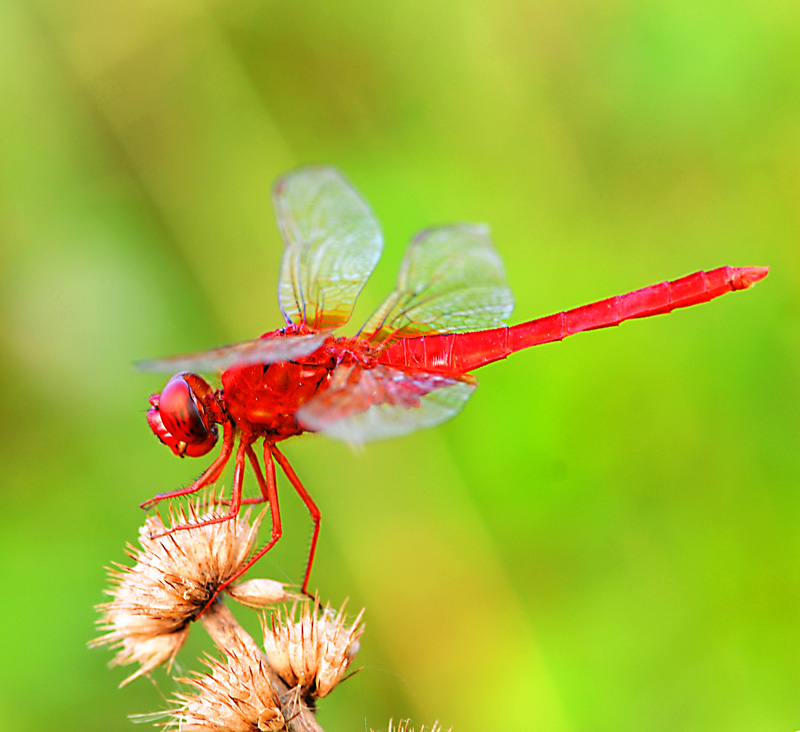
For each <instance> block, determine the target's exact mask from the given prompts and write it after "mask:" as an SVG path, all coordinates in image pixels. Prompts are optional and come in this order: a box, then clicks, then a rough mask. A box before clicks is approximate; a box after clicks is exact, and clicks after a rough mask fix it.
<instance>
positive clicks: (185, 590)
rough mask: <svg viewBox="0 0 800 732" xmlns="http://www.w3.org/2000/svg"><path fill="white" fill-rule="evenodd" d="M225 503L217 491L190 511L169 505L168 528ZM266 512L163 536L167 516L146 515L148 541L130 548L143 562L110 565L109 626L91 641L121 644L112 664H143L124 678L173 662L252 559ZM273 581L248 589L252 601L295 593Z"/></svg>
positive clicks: (142, 534) (104, 623) (105, 607)
mask: <svg viewBox="0 0 800 732" xmlns="http://www.w3.org/2000/svg"><path fill="white" fill-rule="evenodd" d="M219 510H220V506H219V505H217V504H215V502H214V496H213V494H212V495H211V497H210V498H209V499H208V500H206V501H205V502H203V501H197V502H196V503H194V504H190V506H189V509H188V515H187V511H185V510H184V509H183V508H181V509H180V510H179V511H177V512H176V511H175V510H173V508H172V507H170V527H169V528H173V527H175V526H183V525H186V524H193V523H197V522H198V521H203V520H205V519H207V518H210V517H212V516H213V515H215V514H214V512H215V511H219ZM262 517H263V513H262V514H261V515H260V516H258V517H257V518H256V519H255V521H254V522H253V523H252V524H251V523H250V512H249V511H247V512H245V513H244V514H240V515H239V516H237V517H235V518H234V519H231V520H228V521H222V522H220V523H216V524H211V525H209V526H201V527H197V528H191V529H187V530H181V531H177V532H175V533H173V534H168V535H166V536H160V534H162V533H163V532H164V531H165V530H166V528H167V527H165V525H164V523H163V521H162V519H161V517H160V516H159V515H155V516H148V517H147V520H146V521H145V524H144V526H143V527H142V528H141V529H140V530H139V543H140V544H141V549H135V548H133V547H129V548H128V553H129V555H130V556H131V558H132V559H134V560H135V562H136V564H135V565H134V566H133V567H125V566H122V565H116V568H114V569H112V570H111V578H112V583H113V587H112V588H111V589H110V590H108V591H107V592H108V594H109V595H111V597H112V598H113V599H112V600H111V602H108V603H104V604H102V605H100V606H98V610H100V611H101V612H102V614H103V615H102V617H101V619H100V620H99V625H100V627H101V628H102V629H103V630H105V631H107V632H106V634H105V635H103V636H101V637H100V638H98V639H96V640H95V641H93V643H92V645H104V644H110V645H112V646H114V647H116V648H119V649H120V650H119V652H118V653H117V655H116V657H115V658H114V660H113V661H112V665H123V664H128V663H138V664H140V668H139V669H138V671H136V673H134V674H133V675H131V676H130V677H128V678H127V679H125V681H123V682H122V683H123V684H126V683H128V682H129V681H131V680H133V679H135V678H136V677H138V676H141V675H142V674H145V673H148V672H149V671H151V670H152V669H154V668H155V667H156V666H158V665H159V664H161V663H164V662H170V663H171V662H172V659H173V658H174V657H175V654H176V653H177V652H178V651H179V650H180V648H181V646H182V645H183V643H184V641H185V640H186V635H187V633H188V623H189V622H190V621H191V620H193V619H194V618H195V617H196V616H197V614H198V613H199V612H200V611H201V610H203V609H204V608H205V606H206V604H207V603H208V602H209V600H210V599H211V598H212V597H213V596H214V594H215V593H216V592H217V591H218V589H219V587H220V585H222V584H224V583H225V582H226V581H227V580H228V579H230V578H231V577H232V576H233V575H234V574H235V573H236V572H237V571H238V570H239V569H240V568H241V567H242V566H243V565H244V563H245V562H246V561H247V558H248V556H249V555H250V553H251V551H252V550H253V546H254V544H255V541H256V536H257V533H258V527H259V524H260V522H261V518H262ZM267 582H268V583H270V584H268V585H266V586H263V585H262V586H261V587H260V588H259V586H256V585H254V586H251V587H250V589H249V590H247V589H245V590H244V591H243V593H242V594H243V595H244V596H245V597H246V598H249V600H250V602H249V604H256V603H257V601H258V598H257V597H256V596H260V597H261V600H262V601H263V600H264V597H265V596H267V595H268V596H269V597H271V598H273V601H280V600H284V599H287V598H288V597H290V596H289V595H288V594H287V593H284V596H283V597H281V596H280V591H279V587H281V586H279V585H278V583H271V581H267ZM245 584H247V583H245ZM281 588H282V587H281ZM231 589H233V588H231ZM263 604H264V603H263V602H262V605H263Z"/></svg>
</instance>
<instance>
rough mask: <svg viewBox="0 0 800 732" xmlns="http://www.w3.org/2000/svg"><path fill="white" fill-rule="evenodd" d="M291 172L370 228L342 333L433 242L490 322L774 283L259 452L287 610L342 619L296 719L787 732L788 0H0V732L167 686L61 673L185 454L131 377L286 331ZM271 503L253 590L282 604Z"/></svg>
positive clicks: (797, 82)
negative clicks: (356, 210) (308, 178)
mask: <svg viewBox="0 0 800 732" xmlns="http://www.w3.org/2000/svg"><path fill="white" fill-rule="evenodd" d="M308 162H323V163H331V164H334V165H337V166H339V167H340V168H341V169H342V170H343V171H344V172H345V173H346V174H347V176H348V177H349V178H350V179H351V180H352V181H353V182H354V184H355V185H356V186H357V187H358V188H359V189H360V190H361V191H362V193H363V194H364V196H365V197H366V198H367V200H369V201H370V203H371V204H372V206H373V208H374V210H375V212H376V215H377V216H378V217H379V219H380V221H381V222H382V225H383V227H384V233H385V237H386V246H385V250H384V257H383V260H382V261H381V263H380V265H379V267H378V269H377V271H376V273H375V275H374V276H373V278H372V280H371V282H370V283H369V286H368V287H367V289H366V291H365V292H364V294H363V296H362V298H361V301H360V302H359V307H358V311H357V314H356V318H355V320H356V321H360V320H361V319H362V318H364V317H366V316H367V315H368V314H369V313H370V312H371V310H372V308H374V307H375V306H376V305H377V304H378V303H379V302H380V300H381V299H382V298H383V296H385V294H386V293H387V292H388V291H389V290H390V288H391V286H392V284H393V281H394V277H395V274H396V271H397V267H398V265H399V262H400V260H401V257H402V254H403V250H404V247H405V243H406V242H407V241H408V240H409V239H410V237H411V236H412V235H413V233H415V232H416V231H418V230H419V229H421V228H423V227H425V226H427V225H431V224H434V223H441V222H447V221H454V220H458V221H463V220H466V221H480V222H487V223H489V224H491V226H492V231H493V234H494V238H495V241H496V244H497V248H498V250H499V251H500V253H501V255H502V257H503V259H504V261H505V263H506V265H507V268H508V276H509V280H510V283H511V286H512V288H513V291H514V293H515V295H516V300H517V308H516V312H515V316H514V318H513V320H514V321H515V322H519V321H521V320H525V319H529V318H532V317H535V316H538V315H545V314H549V313H551V312H554V311H558V310H561V309H565V308H569V307H574V306H577V305H581V304H584V303H586V302H589V301H592V300H595V299H599V298H603V297H607V296H610V295H613V294H618V293H621V292H625V291H628V290H632V289H636V288H638V287H642V286H644V285H647V284H651V283H653V282H659V281H661V280H664V279H671V278H675V277H679V276H682V275H684V274H687V273H688V272H691V271H694V270H697V269H710V268H713V267H716V266H720V265H725V264H731V265H771V266H772V273H771V274H770V276H769V278H768V279H767V280H766V281H765V282H763V283H761V284H760V285H759V286H758V287H757V288H755V289H754V290H752V291H748V292H746V293H740V294H734V295H729V296H726V297H725V298H723V299H721V300H717V301H715V302H713V303H711V304H707V305H704V306H701V307H697V308H693V309H691V310H683V311H680V312H678V313H673V314H672V315H670V316H668V317H659V318H655V319H652V320H647V321H638V322H634V323H629V324H626V325H624V326H623V327H622V328H620V329H614V330H606V331H598V332H596V333H590V334H585V335H581V336H578V337H575V338H573V339H569V340H568V341H566V342H564V343H561V344H554V345H547V346H542V347H539V348H536V349H533V350H531V351H528V352H526V353H522V354H518V355H516V356H515V357H513V358H511V359H509V360H508V361H506V362H503V363H499V364H495V365H493V366H490V367H488V368H486V369H484V370H483V371H482V372H481V373H480V374H479V376H480V380H481V388H480V389H479V390H478V392H477V393H476V395H475V397H474V398H473V399H472V401H471V402H470V404H468V405H467V407H466V409H465V410H464V412H463V413H462V414H461V415H459V417H458V418H457V419H455V420H453V421H452V422H450V423H448V424H447V425H445V426H443V427H440V428H438V429H435V430H431V431H428V432H424V433H419V434H415V435H413V436H411V437H408V438H404V439H398V440H393V441H390V442H386V443H381V444H375V445H370V446H368V447H366V448H365V449H364V450H363V451H360V452H354V451H352V450H350V449H349V448H347V447H346V446H343V445H339V444H335V443H333V442H330V441H327V440H325V439H322V438H319V437H313V436H312V437H304V438H301V439H297V440H294V441H291V442H290V443H288V444H286V446H285V451H286V453H287V454H288V456H289V457H290V459H291V461H292V463H293V465H294V467H295V469H296V470H297V472H298V474H299V475H300V476H301V478H302V479H303V480H304V482H305V484H306V486H307V487H308V489H309V490H310V492H311V493H312V495H313V496H314V497H315V498H316V500H317V501H318V503H319V505H320V506H321V508H322V511H323V530H322V536H321V541H320V546H319V552H318V560H317V563H316V566H315V570H314V573H313V577H312V579H313V582H312V584H313V585H314V586H316V587H318V588H319V590H320V592H321V594H322V596H323V597H325V598H330V600H331V601H333V602H334V603H336V604H338V603H341V602H342V601H343V600H344V599H345V598H348V597H349V607H350V608H351V609H353V610H357V609H358V608H361V607H362V606H364V607H366V608H367V615H366V620H367V634H366V635H365V637H364V640H363V643H362V651H361V654H360V657H359V661H360V663H361V664H363V666H364V669H363V671H361V673H359V674H358V675H357V676H356V677H355V678H353V679H352V680H350V681H348V682H347V683H346V684H344V685H343V686H342V687H341V688H340V689H339V690H338V691H337V692H336V693H335V694H333V695H332V697H331V698H330V699H328V700H326V701H325V702H324V703H323V704H322V705H321V706H322V709H321V711H320V719H321V722H322V724H323V727H324V728H325V729H326V730H334V731H335V730H366V729H368V728H370V727H372V728H374V729H376V730H377V729H384V730H385V728H386V726H387V723H388V719H389V717H390V716H394V718H395V719H398V718H404V717H411V718H413V720H414V722H415V724H416V725H418V726H419V725H421V724H422V723H425V724H430V723H432V722H433V721H434V720H436V719H438V720H440V721H441V722H442V723H443V725H444V727H445V728H447V727H450V726H452V727H453V729H454V730H456V732H467V731H468V730H483V729H493V730H494V729H509V730H511V729H513V730H520V731H528V730H530V731H531V732H533V731H536V732H582V731H591V732H602V731H608V732H612V731H613V732H618V730H638V731H639V732H644V731H656V730H658V731H661V730H663V731H667V730H669V731H670V732H674V730H710V729H720V730H728V731H736V730H741V731H745V730H747V731H752V730H762V731H763V730H776V731H778V730H780V731H783V732H785V731H787V730H795V729H797V728H798V727H800V622H799V621H798V617H800V555H799V553H798V552H799V551H800V496H799V495H798V474H799V473H800V439H799V438H798V415H799V414H800V387H799V386H798V375H800V327H798V316H800V300H799V299H798V287H797V282H798V280H799V279H800V247H799V246H798V243H799V242H800V214H799V213H798V212H799V211H800V207H799V206H798V195H799V194H800V11H798V8H797V6H796V4H795V3H791V2H764V1H763V0H759V1H758V2H757V1H756V0H741V1H740V2H712V1H702V2H679V1H676V2H672V1H667V2H661V3H650V2H646V1H632V2H613V1H612V2H606V3H591V2H584V1H582V0H567V1H566V2H565V1H564V0H540V1H538V2H524V1H522V0H493V1H492V2H488V0H487V1H486V2H480V1H478V0H444V1H443V2H437V3H432V2H428V1H424V2H420V1H419V0H405V2H403V3H396V4H395V3H369V4H368V3H360V2H355V1H354V0H340V1H339V2H336V3H331V2H328V1H327V0H316V1H312V2H296V1H290V0H279V1H278V0H217V1H214V0H170V1H169V2H163V1H162V0H158V1H156V0H144V1H143V2H136V3H129V2H122V1H120V0H72V1H66V0H64V1H62V0H5V2H3V3H2V4H1V5H0V221H1V222H2V224H1V225H0V376H1V377H2V398H0V410H2V412H0V424H1V425H2V440H0V461H1V463H2V464H1V467H0V481H1V482H2V511H0V577H2V602H1V603H0V613H1V614H2V626H1V627H2V628H3V641H2V643H1V644H0V648H2V650H0V657H1V658H2V663H0V728H2V729H6V730H17V731H20V732H24V731H26V730H41V729H46V728H51V729H60V730H87V729H104V730H127V729H131V724H132V722H131V720H129V719H128V715H132V714H136V713H141V712H152V711H157V710H159V709H162V708H163V707H164V705H165V696H167V695H169V694H170V693H171V692H172V691H174V689H175V687H174V685H173V684H172V682H171V681H170V679H169V677H167V676H166V675H164V674H155V679H156V681H157V682H158V687H156V686H155V685H153V684H150V683H148V681H147V680H139V681H137V682H135V683H134V684H132V685H131V686H129V687H126V688H124V689H123V690H118V689H117V688H116V686H117V684H118V683H119V682H120V681H121V680H122V679H123V678H124V676H125V675H126V673H127V671H129V670H125V669H114V670H112V671H109V670H108V669H107V668H106V663H107V662H108V661H109V660H110V658H111V654H110V652H108V651H107V650H105V649H103V650H91V651H90V650H88V649H87V648H86V643H87V641H88V640H89V639H90V638H91V637H93V635H95V630H94V628H93V623H94V620H95V612H94V610H93V605H94V604H96V603H98V602H100V601H102V599H103V595H102V590H103V588H104V587H105V585H106V580H105V575H104V570H103V567H104V566H105V565H107V564H109V563H110V562H112V561H122V560H123V558H124V555H123V546H124V544H125V543H126V542H127V541H132V540H133V539H134V538H135V536H136V531H137V527H138V526H139V525H140V523H141V521H142V512H141V511H140V510H139V508H138V507H137V506H138V504H139V502H140V501H142V500H144V499H146V498H148V497H150V496H151V495H153V494H154V493H156V492H160V491H165V490H170V489H174V488H176V487H178V486H181V485H184V484H186V483H188V482H189V481H190V480H191V479H193V478H194V477H195V476H196V475H197V474H198V473H199V472H200V471H201V469H202V468H203V467H204V465H205V463H206V462H207V459H206V460H203V461H192V460H186V461H180V460H177V459H176V458H174V456H172V455H171V453H170V452H169V451H168V450H167V449H166V448H164V447H163V446H161V445H159V444H158V442H157V441H156V440H155V438H154V437H153V436H152V434H151V433H150V432H149V430H148V429H147V426H146V424H145V419H144V416H145V411H146V407H147V397H148V395H149V394H150V393H152V392H154V391H158V390H159V389H160V388H161V386H162V384H163V380H162V379H161V378H160V377H158V376H153V375H148V374H143V373H137V372H135V371H133V370H132V368H131V364H132V362H134V361H135V360H137V359H140V358H147V357H156V356H162V355H168V354H172V353H176V352H181V351H187V350H200V349H205V348H209V347H212V346H215V345H219V344H221V343H229V342H233V341H236V340H241V339H246V338H251V337H254V336H256V335H258V334H260V333H262V332H264V331H266V330H271V329H273V328H275V327H277V326H278V325H279V324H280V322H281V320H280V314H279V311H278V308H277V303H276V297H275V287H276V281H277V272H278V266H279V261H280V256H281V250H282V243H281V240H280V238H279V234H278V231H277V228H276V226H275V223H274V218H273V213H272V209H271V203H270V186H271V184H272V182H273V180H274V179H275V178H277V177H278V176H279V175H280V174H282V173H283V172H285V171H287V170H289V169H291V168H292V167H295V166H297V165H300V164H304V163H308ZM224 480H225V483H226V484H229V480H230V478H229V476H227V475H226V477H225V479H224ZM249 483H250V485H251V486H252V485H253V483H254V481H253V480H252V476H251V478H250V480H249ZM281 495H282V496H283V503H282V506H283V511H284V514H285V529H286V530H285V535H284V537H285V538H284V539H283V540H282V542H281V544H280V546H279V547H278V548H277V549H276V550H275V551H274V552H273V553H271V555H270V556H269V557H268V558H267V559H265V560H264V561H262V563H261V564H260V566H259V568H258V571H257V573H256V574H258V575H261V576H271V577H274V578H277V579H281V580H285V581H293V582H298V581H299V580H300V579H301V578H302V572H303V567H304V561H305V552H306V550H307V547H308V541H309V539H310V535H311V525H310V522H309V520H308V516H307V514H306V513H305V512H304V509H303V507H302V505H301V504H300V502H299V500H297V498H296V496H294V495H293V493H292V492H291V490H289V487H288V485H287V484H286V483H285V482H284V483H282V484H281ZM240 614H241V615H242V616H243V617H246V622H247V623H248V627H250V628H252V629H253V630H254V631H255V630H256V628H257V619H256V617H255V615H254V614H253V613H250V612H249V611H248V612H245V611H241V613H240ZM202 634H203V631H202V630H200V629H199V628H198V629H196V631H195V633H194V634H193V637H192V639H191V641H190V644H189V647H188V648H187V649H186V650H185V652H184V653H182V655H181V657H180V659H179V665H180V668H181V670H183V671H188V670H191V669H196V668H199V664H198V663H197V661H196V657H197V655H198V654H199V653H201V652H202V650H204V649H205V650H210V648H209V646H208V643H207V641H205V640H204V639H203V638H202V637H201V636H202Z"/></svg>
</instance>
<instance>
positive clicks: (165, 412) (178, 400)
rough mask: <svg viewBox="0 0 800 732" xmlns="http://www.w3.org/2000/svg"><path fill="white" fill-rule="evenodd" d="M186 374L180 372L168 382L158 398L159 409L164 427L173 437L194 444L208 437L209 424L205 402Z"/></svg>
mask: <svg viewBox="0 0 800 732" xmlns="http://www.w3.org/2000/svg"><path fill="white" fill-rule="evenodd" d="M186 376H188V374H187V375H185V374H178V375H177V376H173V377H172V378H171V379H170V380H169V381H168V382H167V385H166V386H165V387H164V390H163V391H162V392H161V395H160V396H159V399H158V411H159V414H160V416H161V421H162V423H163V425H164V428H165V429H166V430H167V432H169V433H170V435H171V436H172V437H173V438H175V439H176V440H180V441H181V442H185V443H187V444H189V445H193V444H197V443H202V442H205V441H206V440H207V439H208V437H209V425H208V418H207V417H206V415H205V410H204V408H203V404H202V402H201V401H200V400H199V399H198V398H197V395H196V394H195V392H194V390H193V389H192V387H191V386H189V383H188V381H187V379H186Z"/></svg>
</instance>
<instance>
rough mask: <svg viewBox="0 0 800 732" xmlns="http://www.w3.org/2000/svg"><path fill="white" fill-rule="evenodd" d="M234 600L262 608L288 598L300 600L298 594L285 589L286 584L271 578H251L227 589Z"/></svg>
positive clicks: (285, 600)
mask: <svg viewBox="0 0 800 732" xmlns="http://www.w3.org/2000/svg"><path fill="white" fill-rule="evenodd" d="M227 592H228V594H229V595H230V596H231V597H232V598H233V599H234V600H236V602H239V603H241V604H242V605H246V606H247V607H254V608H263V607H267V606H268V605H275V604H277V603H279V602H288V601H289V600H300V599H302V598H301V596H300V595H296V594H294V593H292V592H287V591H286V585H284V584H282V583H280V582H276V581H275V580H271V579H251V580H247V582H242V583H240V584H238V585H234V586H232V587H230V588H228V590H227Z"/></svg>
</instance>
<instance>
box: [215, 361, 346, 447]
mask: <svg viewBox="0 0 800 732" xmlns="http://www.w3.org/2000/svg"><path fill="white" fill-rule="evenodd" d="M325 350H326V349H322V352H321V353H319V354H312V355H311V356H306V357H304V358H302V359H299V360H298V361H277V362H275V363H271V364H263V365H256V366H243V367H233V368H230V369H228V370H227V371H226V372H225V373H224V374H223V375H222V391H221V392H220V395H219V400H220V402H221V403H222V404H223V405H224V408H225V411H226V412H227V414H228V416H229V417H230V418H231V419H232V420H233V421H234V422H235V424H236V426H237V428H238V429H239V431H240V432H242V433H243V434H249V435H252V436H254V437H261V436H263V437H267V438H268V439H270V440H272V441H278V440H283V439H286V438H287V437H292V436H294V435H299V434H301V433H302V432H304V431H305V430H304V429H303V428H302V427H301V426H300V425H299V424H298V422H297V418H296V413H297V410H298V409H299V408H300V407H301V406H303V404H305V403H306V402H308V401H309V400H310V399H311V398H312V397H314V396H315V395H316V394H318V393H320V392H322V391H324V390H325V389H326V388H327V386H328V383H329V381H330V377H331V373H332V372H333V369H334V368H335V366H336V364H337V361H338V360H337V359H336V358H333V357H331V356H330V355H329V354H327V353H326V352H325Z"/></svg>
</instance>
